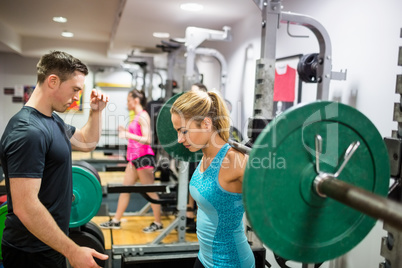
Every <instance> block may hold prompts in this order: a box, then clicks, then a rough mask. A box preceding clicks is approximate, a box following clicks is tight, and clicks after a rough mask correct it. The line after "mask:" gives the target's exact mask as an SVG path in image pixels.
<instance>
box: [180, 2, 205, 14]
mask: <svg viewBox="0 0 402 268" xmlns="http://www.w3.org/2000/svg"><path fill="white" fill-rule="evenodd" d="M180 8H181V9H183V10H186V11H194V12H197V11H201V10H203V9H204V6H203V5H200V4H197V3H185V4H182V5H180Z"/></svg>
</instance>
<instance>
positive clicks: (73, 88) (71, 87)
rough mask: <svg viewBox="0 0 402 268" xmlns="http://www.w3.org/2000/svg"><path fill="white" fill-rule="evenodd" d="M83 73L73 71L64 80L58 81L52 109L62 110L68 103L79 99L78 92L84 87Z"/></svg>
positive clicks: (64, 109)
mask: <svg viewBox="0 0 402 268" xmlns="http://www.w3.org/2000/svg"><path fill="white" fill-rule="evenodd" d="M84 82H85V75H84V74H83V73H81V72H78V71H75V72H74V74H73V75H71V76H70V78H69V79H67V80H66V81H64V82H61V83H59V85H58V88H57V90H56V91H55V95H54V100H55V101H54V103H53V110H54V111H56V112H64V111H66V110H67V108H68V107H70V105H71V104H72V103H73V102H75V101H78V100H79V93H80V91H81V90H82V89H83V88H84Z"/></svg>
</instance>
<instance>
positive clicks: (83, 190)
mask: <svg viewBox="0 0 402 268" xmlns="http://www.w3.org/2000/svg"><path fill="white" fill-rule="evenodd" d="M101 203H102V187H101V184H100V182H99V180H98V179H97V178H96V177H95V175H94V174H93V173H92V172H91V171H90V170H88V169H86V168H84V167H81V166H73V201H72V205H71V214H70V228H74V227H79V226H82V225H84V224H85V223H87V222H89V221H90V220H91V219H92V218H93V217H94V216H95V215H96V213H98V210H99V208H100V206H101Z"/></svg>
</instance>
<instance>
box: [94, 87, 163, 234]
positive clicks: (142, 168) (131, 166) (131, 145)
mask: <svg viewBox="0 0 402 268" xmlns="http://www.w3.org/2000/svg"><path fill="white" fill-rule="evenodd" d="M146 104H147V100H146V98H145V94H144V92H143V91H138V90H136V89H134V90H133V91H131V92H130V93H129V94H128V96H127V108H128V110H129V111H134V112H135V117H134V120H133V121H132V122H131V123H130V125H129V127H128V129H126V128H124V127H122V126H120V127H119V138H123V139H128V144H127V156H126V158H127V161H128V163H127V167H126V170H125V174H124V181H123V185H134V184H135V183H136V182H137V180H138V179H139V180H140V182H141V184H144V185H145V184H153V183H154V174H153V172H154V168H155V153H154V152H153V151H152V148H151V146H150V144H151V140H152V139H151V135H152V131H151V122H150V117H149V114H148V113H147V112H146V111H145V107H146ZM147 194H148V195H149V197H151V198H153V199H159V197H158V194H157V193H147ZM129 202H130V193H121V194H120V196H119V201H118V203H117V210H116V214H115V216H114V217H113V219H112V220H110V221H108V222H105V223H101V224H100V226H101V227H102V228H107V229H120V228H121V225H120V220H121V217H122V216H123V213H124V211H125V210H126V209H127V206H128V204H129ZM151 208H152V211H153V213H154V217H155V220H154V221H153V222H152V223H151V225H150V226H148V227H146V228H144V229H143V231H144V232H145V233H150V232H155V231H160V230H162V229H163V225H162V222H161V206H160V205H158V204H153V203H151Z"/></svg>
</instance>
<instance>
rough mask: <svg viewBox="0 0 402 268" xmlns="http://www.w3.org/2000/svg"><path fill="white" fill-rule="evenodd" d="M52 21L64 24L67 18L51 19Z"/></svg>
mask: <svg viewBox="0 0 402 268" xmlns="http://www.w3.org/2000/svg"><path fill="white" fill-rule="evenodd" d="M53 21H55V22H59V23H66V22H67V18H65V17H53Z"/></svg>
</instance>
